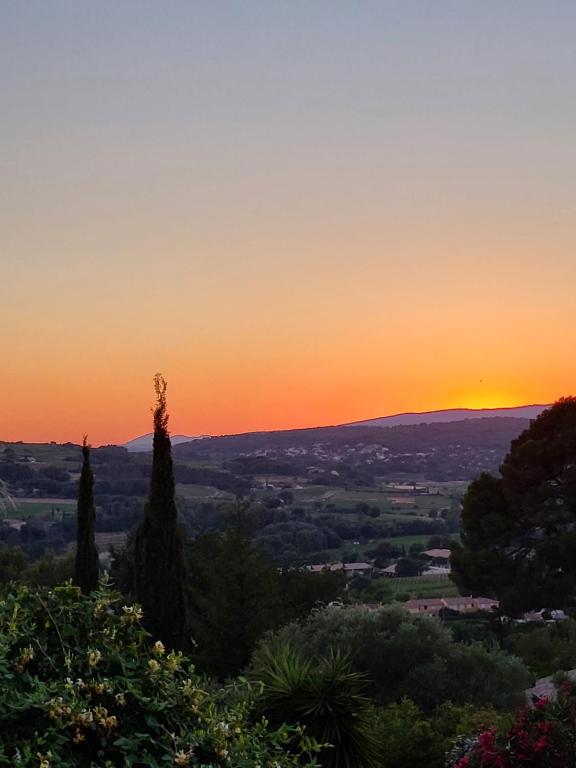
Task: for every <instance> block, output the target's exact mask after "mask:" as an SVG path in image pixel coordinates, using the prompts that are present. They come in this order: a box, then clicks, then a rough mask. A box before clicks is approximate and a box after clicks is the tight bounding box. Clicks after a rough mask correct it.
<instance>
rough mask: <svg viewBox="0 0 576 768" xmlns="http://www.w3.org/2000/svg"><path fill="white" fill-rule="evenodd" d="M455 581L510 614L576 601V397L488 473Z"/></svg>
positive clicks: (476, 494)
mask: <svg viewBox="0 0 576 768" xmlns="http://www.w3.org/2000/svg"><path fill="white" fill-rule="evenodd" d="M462 523H463V527H464V530H463V534H462V544H454V545H453V547H452V558H451V560H452V578H453V579H454V581H455V582H456V584H457V585H458V586H459V587H460V588H461V590H462V591H463V592H472V593H476V594H478V593H480V592H482V593H488V594H492V595H494V596H496V597H498V598H499V599H500V601H501V603H502V607H503V609H504V610H505V611H506V612H508V613H519V612H521V611H525V610H528V609H534V608H536V609H538V608H554V607H567V606H574V605H576V398H573V397H568V398H563V399H562V400H559V401H558V402H557V403H555V405H553V406H552V407H551V408H549V409H548V410H546V411H544V412H543V413H542V414H541V415H540V416H539V417H538V418H537V419H536V420H535V421H533V422H532V424H531V425H530V427H529V428H528V429H527V430H525V431H524V432H523V433H522V434H521V435H520V437H518V438H516V439H515V440H514V441H513V442H512V445H511V448H510V452H509V453H508V455H507V456H506V458H505V459H504V461H503V463H502V466H501V467H500V477H492V476H491V475H488V474H483V475H481V476H480V477H479V478H478V479H477V480H475V481H474V482H473V483H472V484H471V485H470V487H469V489H468V491H467V493H466V496H465V498H464V504H463V510H462Z"/></svg>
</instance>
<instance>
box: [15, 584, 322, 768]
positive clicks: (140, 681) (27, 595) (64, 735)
mask: <svg viewBox="0 0 576 768" xmlns="http://www.w3.org/2000/svg"><path fill="white" fill-rule="evenodd" d="M141 618H142V612H141V610H140V608H139V607H138V606H127V605H124V604H123V599H122V598H121V596H120V595H118V594H116V593H114V592H112V591H110V590H108V589H103V590H102V591H100V592H92V593H91V594H90V595H89V596H82V595H81V594H80V590H79V589H78V588H77V587H73V586H70V585H68V586H62V587H57V588H55V589H54V590H50V591H49V590H46V589H44V590H31V589H28V588H27V587H20V588H18V589H14V590H13V591H12V592H11V593H8V594H6V595H5V596H4V599H3V600H2V601H0V765H6V766H11V767H13V766H15V765H18V766H20V767H21V768H39V767H41V768H73V767H74V766H78V768H80V767H81V768H117V767H119V766H122V767H123V768H125V767H126V768H129V767H130V766H134V767H135V768H136V767H137V768H160V766H166V765H170V766H173V765H179V766H186V765H188V766H203V767H204V768H207V766H214V767H215V766H220V765H222V766H237V767H238V768H253V766H255V765H257V764H260V765H261V766H262V768H272V766H274V768H286V767H287V766H289V765H295V764H296V763H297V764H299V765H302V763H304V764H307V763H308V762H309V754H308V752H307V750H308V749H309V748H310V747H311V745H310V743H309V742H306V740H305V739H303V738H302V737H301V735H299V732H298V731H295V730H294V729H291V728H287V727H284V726H280V727H279V728H277V729H275V730H273V731H270V730H268V728H267V726H266V724H265V723H264V722H263V721H262V720H260V719H258V718H257V717H256V716H254V715H252V714H251V711H252V693H251V691H250V689H249V688H248V687H247V686H246V685H245V684H239V685H237V686H236V687H234V688H233V689H228V690H217V691H213V692H209V691H208V690H207V688H206V681H205V680H202V679H201V678H199V677H198V676H197V675H196V674H195V672H194V669H193V667H192V666H191V664H190V662H189V661H188V660H187V659H186V658H185V657H184V656H182V654H181V653H176V652H170V653H168V652H167V651H166V650H165V648H164V646H163V645H162V643H160V642H156V643H155V644H153V643H152V638H150V636H149V635H148V633H147V632H146V631H145V630H144V629H142V627H141Z"/></svg>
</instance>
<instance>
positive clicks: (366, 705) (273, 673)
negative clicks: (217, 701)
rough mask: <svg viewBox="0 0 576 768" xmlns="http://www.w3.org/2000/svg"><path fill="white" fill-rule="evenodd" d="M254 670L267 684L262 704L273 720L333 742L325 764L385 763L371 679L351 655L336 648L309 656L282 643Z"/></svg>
mask: <svg viewBox="0 0 576 768" xmlns="http://www.w3.org/2000/svg"><path fill="white" fill-rule="evenodd" d="M254 674H255V676H256V677H257V678H258V679H259V680H260V681H261V683H262V693H261V695H260V700H259V709H260V710H261V713H262V714H263V715H264V716H265V717H266V718H267V719H268V720H269V722H270V723H271V724H272V725H280V724H282V723H288V724H290V725H296V724H300V725H302V726H304V727H305V729H306V730H305V732H306V734H307V735H308V736H310V737H311V738H313V739H315V740H316V741H317V742H318V743H320V744H325V745H329V746H326V747H325V748H323V749H322V751H321V752H320V756H319V757H320V762H321V764H322V766H324V768H376V766H378V765H379V764H380V748H379V744H378V742H377V740H376V737H375V735H374V729H373V727H372V723H373V719H374V710H373V707H372V703H371V701H370V700H369V699H368V698H367V697H366V696H365V694H364V691H365V689H366V680H365V678H364V676H363V675H362V674H360V673H358V672H354V671H353V670H352V669H351V666H350V662H349V660H348V658H347V657H346V656H343V655H342V654H340V653H339V652H334V651H331V652H330V654H329V655H328V656H327V657H324V658H320V659H315V660H314V661H307V660H304V659H302V658H301V657H300V656H299V654H298V653H297V652H296V651H295V650H294V649H293V648H292V647H290V646H289V645H281V646H279V647H277V648H275V649H270V648H268V649H266V650H263V651H262V653H261V654H259V657H258V667H257V668H256V669H255V670H254Z"/></svg>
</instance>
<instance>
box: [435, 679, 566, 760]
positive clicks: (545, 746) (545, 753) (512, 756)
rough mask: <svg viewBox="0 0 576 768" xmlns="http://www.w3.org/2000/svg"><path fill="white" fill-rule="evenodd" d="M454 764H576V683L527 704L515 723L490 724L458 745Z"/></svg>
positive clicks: (561, 686) (563, 686)
mask: <svg viewBox="0 0 576 768" xmlns="http://www.w3.org/2000/svg"><path fill="white" fill-rule="evenodd" d="M449 764H450V765H451V766H452V768H568V766H573V765H576V687H575V686H574V685H573V684H572V683H562V684H561V685H560V687H559V690H558V699H557V700H556V701H549V700H547V699H539V700H537V701H536V702H535V705H534V707H533V708H524V709H522V710H520V711H519V712H518V714H517V716H516V719H515V721H514V724H513V725H512V727H510V728H507V729H505V730H500V729H498V728H489V729H485V730H482V731H481V732H480V733H479V735H478V736H477V737H475V738H473V739H468V740H462V742H461V743H460V744H459V745H458V746H457V747H456V749H455V750H454V754H453V760H452V761H451V762H450V763H449Z"/></svg>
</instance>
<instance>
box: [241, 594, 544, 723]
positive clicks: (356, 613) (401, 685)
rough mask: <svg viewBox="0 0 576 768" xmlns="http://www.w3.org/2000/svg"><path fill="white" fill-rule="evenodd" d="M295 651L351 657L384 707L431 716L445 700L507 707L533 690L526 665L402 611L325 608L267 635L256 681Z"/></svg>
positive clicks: (256, 664) (256, 667) (258, 658)
mask: <svg viewBox="0 0 576 768" xmlns="http://www.w3.org/2000/svg"><path fill="white" fill-rule="evenodd" d="M283 644H284V645H285V644H289V645H291V646H293V647H295V648H297V649H298V650H299V652H300V653H301V654H302V655H303V657H304V658H305V659H314V658H317V657H321V656H326V655H328V654H329V653H330V652H331V650H334V651H338V652H340V653H342V654H347V655H348V656H349V658H350V661H351V663H352V666H353V668H354V669H355V670H357V671H359V672H363V673H365V674H366V675H367V677H368V678H369V680H370V681H371V693H372V695H373V697H374V698H375V699H376V701H378V702H379V703H381V704H388V703H392V702H394V701H398V700H400V699H401V698H402V697H404V696H407V697H410V698H411V699H412V700H413V701H414V702H416V703H417V704H418V705H420V706H421V707H422V708H423V709H424V710H426V711H431V710H433V709H434V708H435V707H437V706H439V705H440V704H442V703H443V702H445V701H452V702H455V703H475V704H477V705H485V704H494V705H495V706H501V707H505V706H506V705H509V704H512V703H513V702H514V701H517V700H518V696H519V694H520V692H521V691H522V690H523V689H524V688H526V687H527V686H528V681H529V678H528V674H527V671H526V669H525V667H524V665H523V664H522V662H521V661H520V660H519V659H518V658H516V657H514V656H510V655H508V654H506V653H504V652H503V651H500V650H498V649H488V648H486V647H485V646H483V645H481V644H480V643H471V644H467V645H465V644H462V643H457V642H455V641H454V639H453V637H452V634H451V633H450V631H449V630H448V629H447V628H446V627H444V626H443V625H442V624H441V623H440V622H439V621H437V620H436V619H433V618H431V617H419V616H410V615H409V614H408V613H407V612H406V611H404V610H403V609H400V608H392V607H385V608H381V609H379V610H377V611H374V612H368V611H366V610H365V609H363V608H353V607H349V608H327V609H324V610H321V611H315V612H313V613H312V614H311V615H310V616H309V617H308V618H307V619H306V620H304V621H302V622H300V623H297V622H292V623H290V624H288V625H286V626H285V627H283V628H282V629H280V630H279V631H278V632H277V633H275V634H271V635H268V636H267V637H266V639H265V640H264V641H263V643H262V644H261V646H260V647H259V649H258V650H257V651H256V653H255V655H254V659H253V662H252V664H253V669H254V673H255V675H256V676H258V674H259V670H260V668H261V667H263V666H264V665H265V659H266V658H267V656H268V654H269V652H270V649H272V651H273V652H274V651H275V649H276V648H278V647H280V646H282V645H283Z"/></svg>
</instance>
